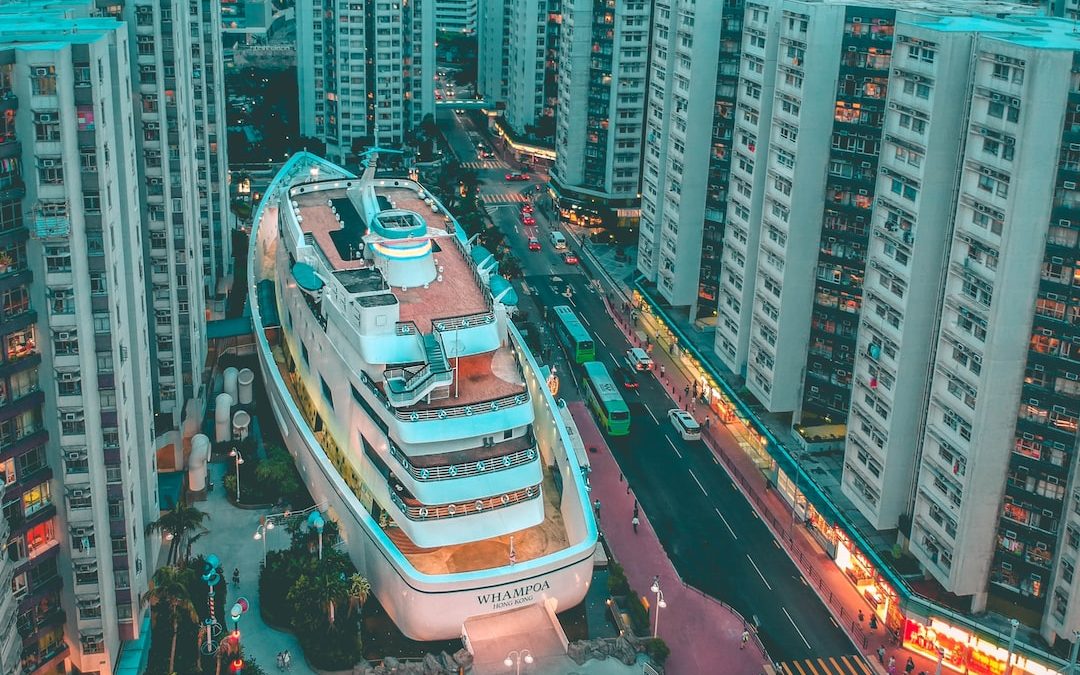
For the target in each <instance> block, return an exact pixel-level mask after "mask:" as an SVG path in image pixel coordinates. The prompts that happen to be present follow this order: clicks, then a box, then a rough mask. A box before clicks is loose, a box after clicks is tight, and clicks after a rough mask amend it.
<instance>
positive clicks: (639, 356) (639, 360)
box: [626, 347, 653, 370]
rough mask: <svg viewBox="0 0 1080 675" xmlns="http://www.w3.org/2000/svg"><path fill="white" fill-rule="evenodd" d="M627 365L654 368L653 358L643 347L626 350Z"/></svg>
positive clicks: (638, 367)
mask: <svg viewBox="0 0 1080 675" xmlns="http://www.w3.org/2000/svg"><path fill="white" fill-rule="evenodd" d="M626 365H627V366H629V367H631V368H633V369H634V370H652V369H653V360H652V358H651V357H650V356H649V353H648V352H646V351H645V350H644V349H642V348H641V347H633V348H631V349H627V350H626Z"/></svg>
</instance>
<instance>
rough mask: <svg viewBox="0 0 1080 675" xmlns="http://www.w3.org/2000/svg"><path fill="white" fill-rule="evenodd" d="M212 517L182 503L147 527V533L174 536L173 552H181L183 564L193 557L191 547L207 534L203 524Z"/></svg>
mask: <svg viewBox="0 0 1080 675" xmlns="http://www.w3.org/2000/svg"><path fill="white" fill-rule="evenodd" d="M209 517H210V515H209V514H208V513H205V512H203V511H200V510H199V509H197V508H195V507H194V506H191V505H190V504H186V503H184V502H183V501H181V502H180V503H179V504H177V505H176V506H174V507H173V509H172V510H171V511H168V512H166V513H163V514H161V517H160V518H158V519H157V520H155V521H154V522H152V523H150V524H149V525H147V526H146V533H147V534H153V533H155V532H159V533H162V534H165V535H170V534H171V535H172V536H173V543H172V546H173V550H174V551H180V552H181V553H182V554H183V555H182V557H181V558H180V561H181V562H184V561H186V560H187V559H188V558H189V557H191V545H192V544H194V543H195V541H196V539H198V538H199V537H201V536H202V535H203V534H205V533H206V531H207V530H206V528H205V527H204V526H203V522H204V521H205V520H206V519H207V518H209Z"/></svg>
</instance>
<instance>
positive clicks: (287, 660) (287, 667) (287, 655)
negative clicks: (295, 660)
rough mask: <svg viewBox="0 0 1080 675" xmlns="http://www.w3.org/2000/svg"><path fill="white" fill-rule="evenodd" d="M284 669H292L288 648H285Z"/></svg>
mask: <svg viewBox="0 0 1080 675" xmlns="http://www.w3.org/2000/svg"><path fill="white" fill-rule="evenodd" d="M285 670H292V654H290V653H289V650H288V649H286V650H285Z"/></svg>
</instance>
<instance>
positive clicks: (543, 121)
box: [477, 0, 564, 136]
mask: <svg viewBox="0 0 1080 675" xmlns="http://www.w3.org/2000/svg"><path fill="white" fill-rule="evenodd" d="M563 2H564V0H481V4H480V14H479V22H478V23H479V30H478V50H479V57H480V63H479V64H478V75H477V91H478V93H480V94H481V95H482V96H483V97H484V99H485V101H487V102H488V103H489V104H492V105H493V106H497V107H498V109H500V110H502V111H503V112H502V116H503V120H504V121H505V123H506V125H508V126H509V127H510V130H511V131H512V133H514V134H516V135H522V136H524V135H531V136H538V135H543V134H544V133H545V132H546V130H548V129H553V128H554V118H555V109H556V104H557V100H558V90H557V83H556V81H557V80H556V77H557V72H558V67H559V66H558V61H559V59H558V51H559V36H560V27H561V21H562V13H561V11H560V9H561V5H562V3H563Z"/></svg>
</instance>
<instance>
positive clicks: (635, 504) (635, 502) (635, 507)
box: [634, 499, 638, 516]
mask: <svg viewBox="0 0 1080 675" xmlns="http://www.w3.org/2000/svg"><path fill="white" fill-rule="evenodd" d="M637 514H638V506H637V500H636V499H635V500H634V515H635V516H636V515H637Z"/></svg>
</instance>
